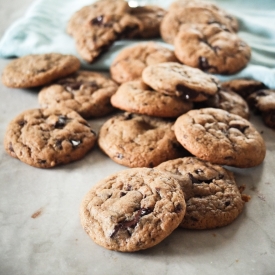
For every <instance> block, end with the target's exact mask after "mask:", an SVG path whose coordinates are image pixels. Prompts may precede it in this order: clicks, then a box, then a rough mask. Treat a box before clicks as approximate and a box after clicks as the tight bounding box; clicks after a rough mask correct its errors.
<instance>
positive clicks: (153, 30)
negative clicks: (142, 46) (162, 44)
mask: <svg viewBox="0 0 275 275" xmlns="http://www.w3.org/2000/svg"><path fill="white" fill-rule="evenodd" d="M130 14H132V15H133V16H135V17H137V18H138V19H139V20H140V21H141V22H142V24H143V30H142V31H140V32H138V33H137V34H136V36H135V37H136V38H146V39H149V38H157V37H160V31H159V29H160V23H161V21H162V19H163V17H164V15H165V14H166V10H165V9H163V8H161V7H159V6H156V5H145V6H138V7H135V8H131V10H130Z"/></svg>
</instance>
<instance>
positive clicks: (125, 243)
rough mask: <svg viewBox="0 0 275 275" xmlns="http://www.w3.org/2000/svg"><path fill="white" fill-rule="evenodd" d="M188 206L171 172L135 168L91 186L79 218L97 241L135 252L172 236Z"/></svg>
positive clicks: (111, 247) (108, 246)
mask: <svg viewBox="0 0 275 275" xmlns="http://www.w3.org/2000/svg"><path fill="white" fill-rule="evenodd" d="M185 208H186V204H185V200H184V196H183V193H182V191H181V189H180V186H179V183H178V181H177V180H176V179H174V178H173V177H171V176H170V174H167V173H165V172H161V171H158V170H154V169H149V168H132V169H128V170H124V171H120V172H118V173H116V174H113V175H111V176H109V177H107V178H105V179H103V180H101V181H100V182H98V184H96V185H95V186H93V187H92V189H91V190H90V191H89V192H88V193H87V194H86V195H85V197H84V199H83V201H82V203H81V208H80V221H81V224H82V226H83V228H84V230H85V231H86V233H87V234H88V235H89V236H90V237H91V238H92V239H93V241H94V242H95V243H97V244H99V245H101V246H103V247H105V248H107V249H110V250H116V251H122V252H133V251H138V250H143V249H147V248H149V247H152V246H154V245H156V244H158V243H159V242H161V241H162V240H163V239H164V238H166V237H167V236H168V235H170V234H171V233H172V231H173V230H174V229H176V228H177V227H178V225H179V224H180V222H181V221H182V219H183V217H184V214H185Z"/></svg>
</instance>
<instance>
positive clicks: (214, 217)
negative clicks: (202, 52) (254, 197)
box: [156, 157, 245, 229]
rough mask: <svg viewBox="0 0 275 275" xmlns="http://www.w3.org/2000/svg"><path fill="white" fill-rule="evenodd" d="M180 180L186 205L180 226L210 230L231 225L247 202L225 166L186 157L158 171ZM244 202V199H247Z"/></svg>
mask: <svg viewBox="0 0 275 275" xmlns="http://www.w3.org/2000/svg"><path fill="white" fill-rule="evenodd" d="M156 169H159V170H161V171H166V172H170V173H172V174H173V176H174V177H175V178H176V179H178V180H179V182H180V185H181V188H182V191H183V193H184V197H185V201H186V213H185V216H184V219H183V221H182V222H181V224H180V226H181V227H183V228H189V229H211V228H216V227H221V226H225V225H228V224H230V223H232V222H233V221H234V220H235V219H236V218H237V217H238V216H239V214H240V213H241V212H242V210H243V207H244V204H245V201H244V200H243V198H242V195H241V193H240V190H239V189H238V186H237V185H236V182H235V179H234V175H233V173H232V172H230V171H228V170H226V169H224V168H223V167H222V166H219V165H215V164H211V163H210V162H205V161H202V160H199V159H197V158H195V157H185V158H180V159H174V160H169V161H166V162H163V163H161V164H160V165H159V166H157V167H156ZM244 199H245V198H244Z"/></svg>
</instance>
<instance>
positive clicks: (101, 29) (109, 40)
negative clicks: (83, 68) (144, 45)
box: [74, 13, 143, 62]
mask: <svg viewBox="0 0 275 275" xmlns="http://www.w3.org/2000/svg"><path fill="white" fill-rule="evenodd" d="M142 28H143V27H142V23H141V21H140V20H138V19H137V18H136V17H134V16H132V15H130V14H127V13H117V14H116V13H105V14H103V15H98V16H96V17H94V18H92V19H90V18H89V20H86V21H85V23H83V24H82V25H81V27H80V28H79V30H78V32H76V33H75V34H74V38H75V43H76V49H77V51H78V53H79V54H80V56H81V57H82V58H83V59H84V60H85V61H87V62H93V61H95V59H96V58H97V57H99V56H100V55H101V54H102V53H104V52H105V51H107V50H108V49H109V47H110V46H111V45H112V44H113V43H114V41H116V40H119V39H121V38H123V37H132V36H135V33H136V32H138V31H140V30H142Z"/></svg>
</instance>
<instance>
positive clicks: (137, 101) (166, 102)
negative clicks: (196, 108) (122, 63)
mask: <svg viewBox="0 0 275 275" xmlns="http://www.w3.org/2000/svg"><path fill="white" fill-rule="evenodd" d="M111 103H112V105H113V106H115V107H117V108H119V109H121V110H124V111H127V112H130V113H137V114H143V115H148V116H155V117H171V118H172V117H178V116H180V115H182V114H184V113H186V112H187V111H189V110H191V109H192V107H193V104H192V102H189V101H186V100H183V99H181V98H178V97H176V96H169V95H165V94H161V93H158V92H156V91H154V90H152V89H151V88H150V87H149V86H147V85H146V84H145V83H143V82H142V81H140V80H136V81H130V82H126V83H124V84H122V85H121V86H120V87H119V88H118V90H117V92H116V93H115V94H114V95H113V96H112V97H111Z"/></svg>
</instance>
